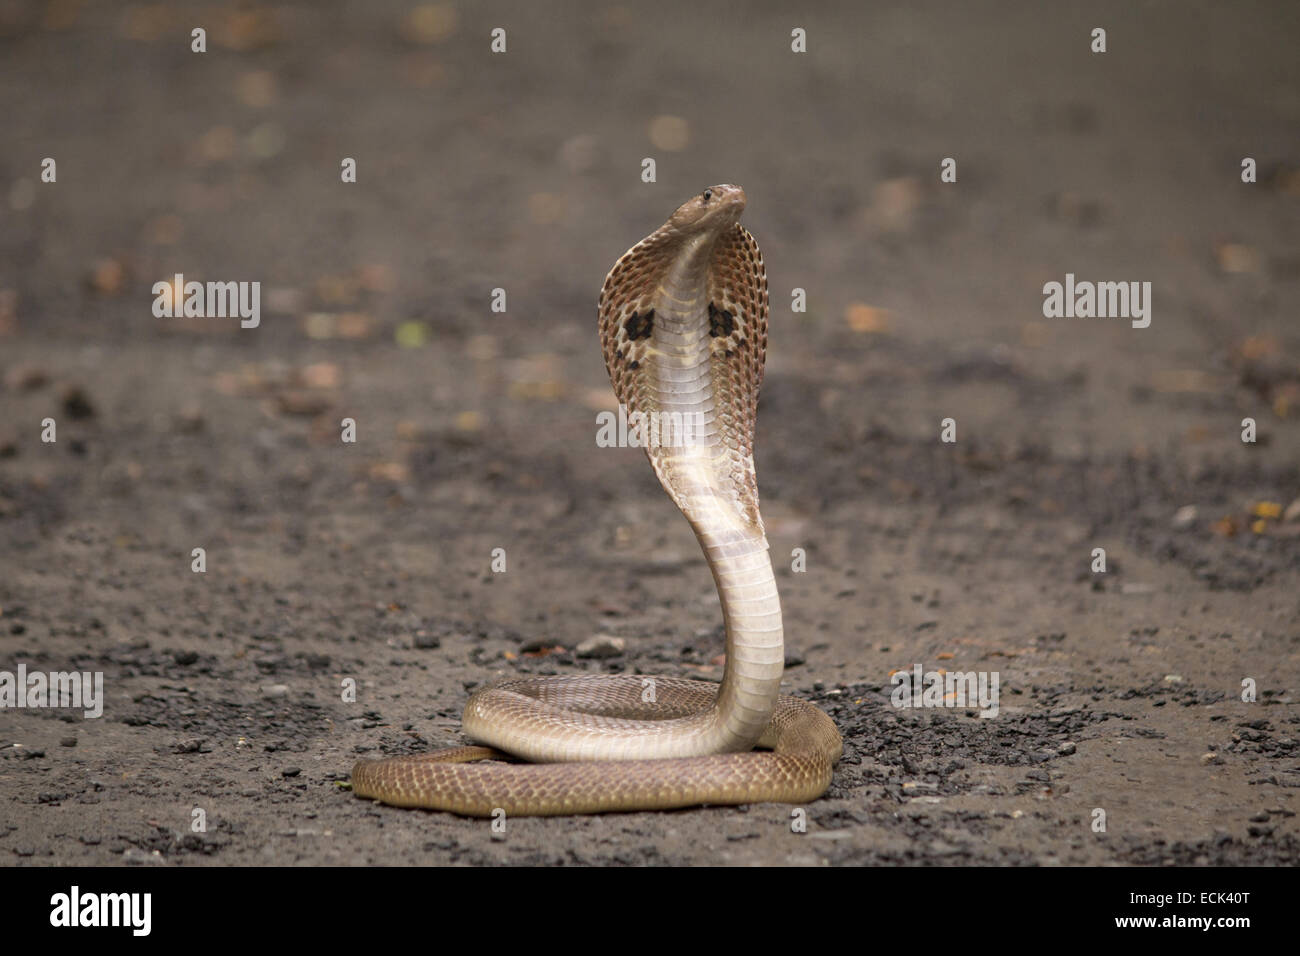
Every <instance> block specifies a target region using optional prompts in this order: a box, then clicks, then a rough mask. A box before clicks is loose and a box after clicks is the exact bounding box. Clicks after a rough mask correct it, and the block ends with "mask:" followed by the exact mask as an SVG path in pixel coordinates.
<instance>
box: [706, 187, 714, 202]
mask: <svg viewBox="0 0 1300 956" xmlns="http://www.w3.org/2000/svg"><path fill="white" fill-rule="evenodd" d="M712 198H713V190H712V189H706V190H704V201H705V202H708V201H709V200H710V199H712Z"/></svg>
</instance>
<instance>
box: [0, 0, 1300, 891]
mask: <svg viewBox="0 0 1300 956" xmlns="http://www.w3.org/2000/svg"><path fill="white" fill-rule="evenodd" d="M1173 9H1174V8H1172V7H1164V6H1160V5H1142V6H1135V5H1133V4H1131V3H1118V2H1117V3H1103V4H1091V5H1089V6H1088V8H1087V9H1086V10H1085V9H1084V8H1082V7H1076V6H1066V5H1050V6H1049V7H1042V8H1041V9H1040V8H1039V7H1038V6H1036V5H1029V4H1001V5H987V6H986V5H978V6H977V7H971V6H969V5H966V4H960V3H953V4H925V5H921V6H919V7H918V6H917V5H914V4H910V3H884V4H871V5H869V6H868V5H862V4H850V3H844V4H829V5H818V6H817V8H816V11H815V12H813V11H805V12H799V13H793V14H792V13H789V12H783V11H782V9H781V6H780V5H777V4H766V3H764V4H746V5H743V6H742V5H739V4H737V5H730V6H722V5H701V4H693V3H676V2H667V3H663V4H660V5H658V11H659V12H656V13H655V14H653V15H651V14H649V12H648V11H647V10H644V9H641V8H639V7H636V6H631V5H619V6H609V5H558V6H555V7H554V8H552V5H547V7H546V9H545V10H543V9H541V6H540V5H532V4H518V5H512V4H491V5H480V4H473V5H471V4H467V3H463V4H446V5H443V4H434V5H424V6H421V5H415V4H398V3H366V4H361V3H357V4H343V3H317V4H310V5H308V4H297V5H295V4H283V5H266V6H263V5H259V4H239V5H236V6H229V5H220V4H218V5H213V4H204V5H196V4H189V3H176V4H157V5H113V4H99V5H89V4H88V5H85V6H81V5H78V4H75V3H51V4H44V3H36V2H23V0H17V2H15V0H4V2H0V59H2V60H3V62H4V64H5V66H4V70H3V72H2V73H0V114H2V115H3V116H4V117H5V122H4V135H3V147H4V148H3V149H2V150H0V216H2V217H3V219H2V220H0V381H2V383H3V384H2V386H0V408H2V409H3V414H0V671H15V670H16V669H17V667H18V666H19V665H20V664H21V665H23V666H25V667H26V668H27V670H28V671H38V670H39V671H63V670H71V669H76V670H81V671H90V672H102V674H103V677H104V695H105V700H104V708H103V715H102V717H100V718H98V719H83V717H82V716H81V715H80V713H76V712H72V711H70V710H49V709H46V710H32V709H5V710H0V808H3V809H2V810H0V862H4V863H9V864H11V865H31V864H120V863H142V864H162V865H167V864H173V865H194V864H247V863H277V864H324V863H345V864H364V863H378V862H390V863H399V864H411V863H460V864H496V863H525V864H547V865H549V864H563V863H576V864H694V863H699V864H717V863H732V864H782V863H789V864H824V863H868V864H899V863H904V864H939V865H947V864H962V863H992V864H1015V865H1020V864H1057V863H1066V864H1142V865H1150V864H1209V865H1221V864H1292V865H1294V864H1296V863H1300V823H1298V822H1297V819H1296V810H1297V805H1298V803H1300V801H1297V794H1300V753H1298V752H1297V739H1298V738H1300V710H1298V709H1297V679H1298V678H1300V597H1298V596H1297V592H1298V590H1300V589H1298V588H1297V581H1298V572H1300V504H1296V503H1295V502H1296V501H1297V499H1300V327H1298V326H1297V324H1296V321H1295V319H1296V315H1297V311H1298V307H1300V283H1298V282H1297V279H1298V278H1300V229H1298V228H1297V226H1298V224H1300V216H1297V211H1298V209H1300V154H1298V153H1297V151H1296V149H1297V140H1296V136H1295V131H1296V129H1297V123H1298V121H1300V92H1298V91H1300V61H1298V60H1297V58H1296V56H1295V49H1296V45H1297V40H1300V9H1298V8H1297V7H1296V6H1295V5H1294V4H1283V3H1278V4H1252V5H1250V6H1249V7H1247V8H1244V9H1240V8H1237V7H1232V8H1229V7H1227V6H1224V5H1218V4H1209V3H1205V4H1194V3H1188V4H1180V5H1178V6H1177V8H1176V9H1177V16H1176V17H1174V16H1173V15H1172V12H1171V11H1172V10H1173ZM195 26H205V29H207V31H208V48H207V52H206V53H204V54H202V55H199V54H195V53H192V52H191V51H190V46H189V44H190V30H191V29H192V28H193V27H195ZM498 26H500V27H504V28H505V29H506V30H507V37H508V41H507V42H508V46H507V52H506V53H505V54H504V55H494V54H492V53H491V52H490V50H489V41H490V37H489V34H490V31H491V30H492V29H493V28H494V27H498ZM1096 26H1102V27H1105V28H1106V30H1107V42H1108V52H1106V53H1104V54H1094V53H1092V52H1090V50H1089V44H1090V42H1091V41H1090V39H1089V33H1090V31H1091V30H1092V28H1094V27H1096ZM795 27H801V28H803V29H805V30H806V31H807V36H808V52H807V53H806V54H802V55H801V54H795V53H792V52H790V42H791V40H790V33H791V30H792V29H794V28H795ZM45 157H52V158H54V159H56V161H57V181H56V182H55V183H43V182H41V181H40V173H41V161H42V159H43V158H45ZM344 157H352V158H355V159H356V161H357V182H356V183H352V184H344V183H342V182H340V164H341V162H342V160H343V158H344ZM645 157H651V158H654V159H655V160H656V163H657V181H656V182H654V183H643V182H642V181H641V163H642V159H643V158H645ZM944 157H954V158H956V160H957V164H958V165H957V168H958V178H957V182H956V183H941V182H940V179H939V165H940V161H941V160H942V159H943V158H944ZM1243 157H1252V158H1254V159H1255V160H1256V162H1257V167H1258V181H1257V182H1255V183H1252V184H1245V183H1243V182H1242V181H1241V162H1242V159H1243ZM717 182H736V183H740V184H742V185H743V186H744V187H745V188H746V190H747V192H748V194H749V209H748V211H747V212H746V215H745V221H746V223H747V224H748V226H749V228H750V229H751V230H752V231H753V232H754V234H755V236H756V237H757V239H758V241H759V243H760V244H761V246H762V248H763V251H764V255H765V257H766V259H767V262H768V269H769V279H770V283H771V288H772V291H773V313H772V322H771V325H772V331H771V345H770V359H769V364H768V375H767V380H766V384H765V387H764V394H763V399H762V403H761V406H760V409H759V426H758V438H757V447H756V458H757V467H758V474H759V484H760V490H761V493H762V496H763V511H764V516H765V519H766V524H767V528H768V532H769V538H770V540H771V543H772V548H773V554H774V557H775V563H776V566H777V569H778V583H779V585H780V588H781V595H782V602H783V605H784V608H785V613H786V633H787V640H788V642H789V648H788V653H789V665H790V666H789V668H788V670H787V679H786V689H787V690H788V692H792V693H796V694H799V695H801V696H804V697H806V698H808V699H810V700H813V701H816V702H817V703H818V704H819V705H820V706H822V707H824V708H825V709H826V710H827V711H828V712H829V713H830V714H831V715H832V717H833V718H834V719H835V721H836V722H837V724H838V725H839V727H840V730H841V732H842V733H843V735H844V739H845V747H846V750H845V757H844V760H843V762H842V763H841V765H840V768H839V770H838V772H837V774H836V777H835V781H834V783H833V785H832V787H831V789H830V791H829V792H828V794H827V795H826V796H825V797H824V798H822V799H820V800H818V801H816V802H815V803H813V804H811V805H809V806H808V807H806V808H805V809H806V811H807V818H808V832H807V833H795V832H792V831H791V826H790V822H791V817H790V809H789V808H787V807H784V806H779V805H759V806H752V807H747V808H704V809H695V810H686V811H680V812H674V813H639V814H618V815H609V816H604V817H595V818H582V819H545V820H522V819H521V820H512V821H510V822H509V824H508V826H507V830H506V833H504V834H493V833H492V832H491V830H490V828H489V827H488V825H487V824H486V823H484V822H481V821H469V820H464V819H460V818H457V817H453V816H450V815H445V814H433V813H425V812H419V811H401V810H395V809H389V808H384V807H380V806H376V805H374V804H371V803H368V802H363V801H360V800H358V799H356V798H355V797H353V796H352V795H351V794H350V793H349V792H348V791H347V789H346V786H345V783H346V780H347V774H348V770H349V768H350V767H351V764H352V763H353V761H354V760H356V759H357V757H358V756H360V755H375V754H381V753H386V754H393V753H413V752H418V751H422V750H425V749H429V748H432V747H437V746H445V745H450V744H455V743H459V742H462V740H463V738H462V737H461V736H460V733H459V718H460V710H461V708H462V707H463V706H464V702H465V699H466V697H467V695H468V692H469V691H470V690H472V689H473V688H475V687H477V686H479V685H481V684H483V683H487V682H491V681H493V680H496V679H499V678H501V677H503V676H508V675H512V674H520V673H556V674H571V673H602V672H644V673H648V674H665V675H679V676H690V677H705V678H714V679H716V678H719V677H720V675H721V667H720V666H719V664H718V655H719V654H720V653H721V651H722V631H721V624H720V613H719V610H718V605H717V598H716V594H715V592H714V588H713V585H712V581H711V579H710V576H709V574H708V571H707V568H706V566H705V564H704V561H703V559H702V557H701V555H700V553H699V550H698V547H697V545H696V543H695V541H694V538H693V537H692V535H691V533H690V531H689V529H688V528H687V526H686V523H685V522H684V521H683V520H681V518H680V517H678V515H677V513H676V511H675V510H674V509H673V507H672V505H671V503H670V502H669V501H668V499H667V497H666V495H664V493H663V492H662V490H660V489H659V487H658V485H657V483H656V482H655V480H654V478H653V475H652V474H651V471H650V469H649V468H648V467H647V465H646V463H645V460H644V456H643V455H642V453H641V452H640V451H638V450H635V449H605V448H598V447H597V446H596V444H595V442H594V435H595V430H596V424H595V422H596V414H597V412H598V411H600V410H603V409H607V408H612V407H613V404H614V402H613V398H612V393H611V392H610V390H609V386H608V381H607V379H606V375H605V371H604V368H603V365H602V362H601V358H600V351H599V346H598V343H597V339H596V330H595V298H596V295H597V292H598V290H599V288H600V283H601V280H602V279H603V277H604V275H605V272H606V270H607V269H608V268H609V266H610V265H611V264H612V263H613V262H614V260H615V259H616V258H617V257H618V256H619V255H620V254H621V253H622V252H623V251H624V249H626V248H627V247H628V246H630V245H631V244H632V243H633V242H635V241H636V240H638V239H639V238H641V237H642V236H643V235H645V234H646V233H648V232H650V231H651V230H653V229H654V228H656V227H657V226H658V225H659V224H660V223H661V222H662V221H663V220H664V219H665V218H666V217H667V215H668V214H669V213H670V212H671V211H672V209H673V208H675V207H676V206H677V204H678V203H680V202H681V201H683V200H684V199H685V198H686V197H687V196H689V195H691V194H692V193H694V192H696V191H697V190H699V189H702V188H703V187H704V186H707V185H710V184H712V183H717ZM178 272H180V273H184V274H185V276H186V277H187V278H189V279H198V280H200V281H206V280H213V281H216V280H222V281H225V280H234V281H254V280H255V281H259V282H261V283H262V286H261V290H262V299H261V305H262V317H261V323H260V325H259V326H258V327H257V328H255V329H241V328H240V323H239V321H238V320H237V319H223V318H190V319H170V318H156V317H155V316H154V315H153V313H152V310H151V309H152V303H153V300H154V294H153V292H152V287H153V284H154V283H155V282H157V281H159V280H160V279H165V278H168V277H170V276H172V275H173V274H175V273H178ZM1067 273H1069V274H1074V275H1075V276H1077V277H1078V278H1079V279H1080V280H1084V279H1087V280H1094V281H1149V282H1151V283H1152V290H1153V291H1152V297H1151V304H1152V310H1151V318H1152V321H1151V324H1150V326H1149V327H1148V328H1145V329H1135V328H1132V327H1131V326H1130V323H1129V322H1128V321H1125V320H1123V319H1081V318H1068V319H1067V318H1045V317H1044V314H1043V292H1042V289H1043V285H1044V283H1046V282H1050V281H1060V282H1063V281H1065V276H1066V274H1067ZM496 288H503V289H505V290H506V293H507V303H508V305H507V310H506V311H505V312H504V313H498V312H493V311H492V310H491V308H490V303H491V299H492V290H493V289H496ZM795 288H800V289H804V290H805V291H806V297H807V311H806V312H793V311H792V309H791V301H792V293H791V290H793V289H795ZM47 417H48V418H53V419H55V421H56V423H57V441H56V442H54V443H43V442H42V441H41V429H42V426H41V422H42V420H43V419H45V418H47ZM1247 417H1249V418H1253V419H1254V420H1255V422H1256V423H1257V431H1258V434H1257V441H1255V442H1254V443H1244V442H1243V441H1242V440H1241V432H1242V425H1241V423H1242V419H1244V418H1247ZM344 418H352V419H354V420H355V422H356V423H357V424H356V427H357V438H358V440H357V441H356V442H355V443H352V444H345V443H343V442H341V441H340V434H339V428H340V426H339V423H340V421H341V420H342V419H344ZM945 418H952V419H954V421H955V424H956V437H957V440H956V442H955V443H945V442H942V441H940V422H941V421H942V420H943V419H945ZM194 548H203V549H205V555H206V571H205V572H204V573H202V574H199V573H194V572H193V571H192V570H191V562H192V549H194ZM494 548H503V549H505V551H506V553H507V555H508V571H507V572H506V573H504V574H496V573H493V572H492V570H491V568H490V565H489V562H490V560H491V555H492V551H493V549H494ZM796 548H802V549H804V551H805V552H806V556H807V569H806V571H805V572H802V573H796V572H794V571H792V570H791V568H790V564H791V561H790V559H789V558H788V557H787V556H788V555H791V553H792V551H793V550H794V549H796ZM1096 548H1103V549H1104V550H1105V554H1106V570H1105V572H1104V573H1096V572H1094V571H1093V570H1092V565H1093V561H1094V558H1093V552H1094V549H1096ZM596 634H609V635H614V636H619V637H623V638H625V639H626V649H625V651H624V653H623V654H621V655H619V656H616V657H612V658H607V659H597V660H592V659H586V658H579V657H578V656H577V655H576V654H575V653H574V648H575V647H576V646H577V644H578V643H580V642H581V641H583V640H585V639H587V638H589V637H591V636H593V635H596ZM916 665H920V666H921V667H922V668H923V669H924V670H936V669H940V668H944V669H948V670H960V671H983V672H996V673H997V674H998V676H999V681H1000V685H999V686H1000V690H1001V701H1000V706H999V711H998V714H997V716H996V717H992V718H988V719H984V718H981V717H979V716H978V715H977V714H976V713H975V712H974V711H973V710H967V709H964V708H928V709H899V708H896V707H894V706H893V705H892V703H891V700H890V695H891V691H892V690H893V687H892V685H891V677H890V675H891V673H892V672H894V671H895V670H896V669H900V668H901V669H904V670H911V669H912V668H913V667H914V666H916ZM1243 681H1250V682H1253V683H1254V686H1255V687H1256V699H1255V700H1253V701H1250V702H1247V701H1243V700H1242V696H1243ZM349 682H354V683H355V687H356V699H355V701H352V700H346V701H345V700H344V699H343V697H344V695H343V691H344V688H345V687H346V686H350V683H349ZM196 808H199V809H201V810H203V812H204V814H203V815H204V818H205V820H206V827H205V828H204V830H203V832H196V831H195V829H194V827H193V825H192V821H193V820H194V811H195V809H196ZM1098 811H1103V812H1104V820H1105V829H1104V831H1102V832H1099V830H1098V828H1097V822H1098V820H1099V819H1101V817H1100V816H1099V814H1098Z"/></svg>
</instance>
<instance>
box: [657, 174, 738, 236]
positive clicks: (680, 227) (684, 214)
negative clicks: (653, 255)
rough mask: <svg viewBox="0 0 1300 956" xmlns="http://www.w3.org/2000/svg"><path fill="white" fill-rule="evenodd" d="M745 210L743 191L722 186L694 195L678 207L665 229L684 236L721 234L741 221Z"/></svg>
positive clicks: (725, 185)
mask: <svg viewBox="0 0 1300 956" xmlns="http://www.w3.org/2000/svg"><path fill="white" fill-rule="evenodd" d="M744 211H745V190H743V189H741V188H740V187H739V186H732V185H730V184H729V183H724V184H722V185H720V186H710V187H709V188H708V189H705V190H703V191H702V192H698V193H696V194H695V195H694V196H692V197H691V198H690V199H688V200H686V202H684V203H682V204H681V205H680V206H678V207H677V211H676V212H674V213H673V214H672V216H671V217H669V219H668V222H667V223H666V225H667V226H669V227H671V228H673V229H675V230H676V231H678V232H679V233H681V234H682V235H685V236H696V235H700V234H701V233H711V234H713V235H714V236H718V235H721V234H722V233H723V232H724V231H725V230H727V229H730V228H731V227H732V226H733V225H735V224H736V222H737V221H738V220H739V219H740V214H741V213H742V212H744Z"/></svg>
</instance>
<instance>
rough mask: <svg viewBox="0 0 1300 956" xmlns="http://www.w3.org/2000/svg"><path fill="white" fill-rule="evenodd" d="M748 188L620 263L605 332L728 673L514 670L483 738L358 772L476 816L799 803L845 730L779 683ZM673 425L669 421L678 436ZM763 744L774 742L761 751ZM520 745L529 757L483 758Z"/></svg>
mask: <svg viewBox="0 0 1300 956" xmlns="http://www.w3.org/2000/svg"><path fill="white" fill-rule="evenodd" d="M744 207H745V194H744V191H743V190H741V189H740V188H739V187H738V186H726V185H724V186H714V187H711V188H710V189H706V190H705V191H704V192H703V193H702V194H701V195H699V196H697V197H695V198H694V199H692V200H690V201H689V202H687V203H684V204H683V205H682V206H681V207H680V208H678V210H677V211H676V212H675V213H673V216H672V218H670V219H669V220H668V222H666V223H665V224H664V225H663V226H662V227H660V228H659V229H658V230H656V231H655V232H654V233H652V234H651V235H649V236H647V237H646V238H645V239H643V240H642V241H641V242H639V243H637V244H636V245H635V246H633V247H632V248H631V249H630V250H628V252H627V253H626V254H625V255H623V257H622V258H620V259H619V261H618V262H617V263H616V264H615V265H614V268H613V269H612V270H610V273H609V275H608V276H607V277H606V279H605V285H604V288H603V289H602V290H601V296H600V339H601V345H602V348H603V350H604V355H605V363H606V366H607V368H608V370H609V375H610V380H611V382H612V383H613V385H614V391H615V393H616V394H617V396H618V399H619V401H620V402H622V403H623V404H624V405H625V406H626V407H627V410H628V412H629V415H630V416H631V415H636V414H639V415H640V416H643V418H642V420H643V421H646V422H651V423H654V424H655V425H657V424H660V423H662V424H664V425H665V426H671V428H668V427H665V428H653V427H652V429H651V430H650V431H649V434H650V435H651V436H655V437H657V438H658V439H659V440H658V441H653V442H652V443H651V444H650V445H648V447H647V449H646V451H647V455H648V456H649V458H650V463H651V465H652V466H653V467H654V470H655V474H656V475H657V476H658V477H659V481H660V483H661V484H662V485H663V487H664V489H665V490H666V491H667V492H668V494H669V496H670V497H671V498H672V499H673V502H674V503H675V504H676V505H677V507H678V508H680V509H681V511H682V513H683V514H684V515H685V516H686V518H687V520H688V521H689V522H690V524H691V527H692V528H693V529H694V531H695V534H696V536H697V537H698V538H699V541H700V546H701V548H702V549H703V550H704V555H705V558H706V559H707V561H708V564H709V568H710V570H711V571H712V572H713V578H714V583H715V584H716V585H717V588H718V597H719V600H720V602H721V605H722V614H723V619H724V622H725V625H726V634H727V656H726V669H725V672H724V675H723V679H722V684H721V686H718V685H714V684H709V683H706V682H703V681H688V680H678V679H671V678H642V677H626V676H625V677H558V678H537V679H521V680H513V681H506V682H505V683H502V684H499V685H497V686H495V687H491V688H488V689H486V690H482V691H479V692H478V693H476V694H474V695H473V696H472V697H471V698H470V700H469V703H468V704H467V705H466V707H465V717H464V729H465V732H466V733H467V734H468V735H469V736H470V737H471V738H473V739H474V740H476V741H479V742H480V743H482V744H485V745H486V746H481V747H458V748H453V749H450V750H444V751H438V752H436V753H432V754H426V755H423V756H420V757H395V758H390V759H387V760H378V761H363V762H361V763H359V764H357V765H356V767H355V768H354V769H353V771H352V788H353V791H354V792H355V793H357V794H358V795H360V796H364V797H373V798H375V799H378V800H382V801H383V802H385V803H390V804H393V805H396V806H412V807H427V808H430V809H438V810H449V811H451V812H454V813H462V814H467V815H474V816H488V815H491V814H492V813H493V812H494V811H496V810H498V809H500V810H504V811H505V812H506V813H507V814H514V815H549V814H567V813H598V812H602V811H608V810H650V809H668V808H673V807H685V806H693V805H697V804H706V803H708V804H738V803H754V802H760V801H780V802H790V803H796V802H804V801H807V800H812V799H814V798H816V797H817V796H819V795H820V794H821V793H823V792H824V791H825V789H826V787H827V786H829V784H830V780H831V772H832V767H833V766H834V765H835V763H836V762H837V761H838V760H839V757H840V751H841V741H840V736H839V733H838V732H837V731H836V730H835V726H834V724H833V723H832V722H831V720H830V718H829V717H827V716H826V715H825V714H823V713H822V712H821V711H819V710H817V709H816V708H815V707H813V706H812V705H810V704H808V703H805V702H804V701H801V700H798V699H796V698H793V697H784V696H781V695H780V694H779V687H780V683H781V671H782V666H783V654H784V650H783V648H784V641H783V632H782V624H781V605H780V601H779V599H778V596H777V591H776V580H775V578H774V576H773V574H772V565H771V561H770V559H769V556H768V550H767V539H766V537H765V535H764V532H763V522H762V517H761V514H760V512H759V504H758V486H757V481H756V478H755V474H754V461H753V439H754V416H755V411H756V408H757V405H758V392H759V387H760V386H761V384H762V379H763V365H764V360H765V358H766V351H767V279H766V275H765V273H764V269H763V259H762V255H761V254H760V252H759V250H758V245H757V243H755V242H754V239H753V237H752V236H750V234H749V233H748V232H747V231H746V230H745V229H744V228H743V227H742V226H741V225H740V223H739V221H738V220H739V217H740V214H741V212H742V211H743V210H744ZM670 433H671V434H670ZM755 746H761V747H767V748H770V749H771V751H772V752H771V753H747V752H746V751H749V750H751V749H752V748H753V747H755ZM506 755H509V756H510V757H513V758H519V759H523V760H529V761H536V762H537V763H535V764H534V765H531V766H503V765H501V764H499V763H490V764H480V763H477V762H476V761H479V760H483V759H486V758H491V757H503V756H506Z"/></svg>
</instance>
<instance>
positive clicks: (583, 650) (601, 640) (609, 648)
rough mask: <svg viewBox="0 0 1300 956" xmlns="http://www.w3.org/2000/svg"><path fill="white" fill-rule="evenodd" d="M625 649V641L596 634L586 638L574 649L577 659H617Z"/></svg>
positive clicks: (609, 635)
mask: <svg viewBox="0 0 1300 956" xmlns="http://www.w3.org/2000/svg"><path fill="white" fill-rule="evenodd" d="M626 647H627V641H625V640H624V639H623V638H621V637H614V636H613V635H611V634H597V635H595V636H593V637H589V638H587V639H586V640H585V641H583V642H582V643H581V644H579V645H578V646H577V648H576V651H577V654H578V656H579V657H587V658H605V657H618V656H619V655H621V654H622V653H623V651H624V650H625V649H626Z"/></svg>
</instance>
